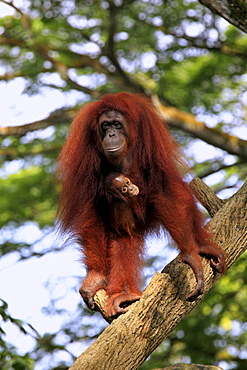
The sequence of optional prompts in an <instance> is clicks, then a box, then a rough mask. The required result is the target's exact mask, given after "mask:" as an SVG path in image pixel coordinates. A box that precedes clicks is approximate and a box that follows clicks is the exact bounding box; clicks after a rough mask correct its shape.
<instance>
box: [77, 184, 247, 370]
mask: <svg viewBox="0 0 247 370" xmlns="http://www.w3.org/2000/svg"><path fill="white" fill-rule="evenodd" d="M191 186H192V188H193V190H194V191H196V193H198V194H199V198H200V200H201V201H202V203H204V205H206V207H207V208H208V209H209V211H210V210H212V212H211V213H212V214H214V217H213V218H212V220H211V221H210V227H211V228H212V230H213V232H214V235H215V241H216V242H217V244H218V245H220V246H221V247H222V248H223V249H225V250H226V252H227V254H228V257H227V266H228V268H229V267H230V266H231V265H232V264H233V263H234V261H235V260H236V259H237V258H238V257H239V256H240V255H241V254H242V253H243V252H244V251H245V250H246V249H247V212H246V204H247V182H246V183H245V185H244V186H243V187H242V188H241V189H240V190H239V191H238V192H237V193H236V194H235V195H233V196H232V197H231V198H230V199H229V200H228V201H227V202H223V201H220V200H219V199H218V198H217V197H216V196H215V195H214V194H213V193H212V191H211V190H210V189H209V188H208V187H207V186H206V185H205V184H203V182H202V181H201V180H200V179H198V178H197V179H194V180H193V181H192V184H191ZM203 266H204V277H205V292H204V294H203V295H202V296H200V297H199V298H198V299H197V300H196V301H195V302H188V301H186V296H187V294H188V293H189V292H190V291H192V290H193V288H194V287H195V284H196V282H195V277H194V274H193V272H192V270H191V268H190V267H189V266H187V265H185V264H183V263H179V262H178V258H176V259H175V260H174V261H172V262H171V263H169V264H168V265H167V266H166V267H165V268H164V270H163V271H162V273H156V274H155V275H154V276H153V278H152V280H151V282H150V284H149V285H148V287H147V288H146V289H145V290H144V292H143V295H142V298H141V300H140V301H139V302H136V303H134V304H133V305H132V306H131V308H130V309H129V311H128V312H127V313H126V314H124V315H122V316H120V317H119V318H118V319H116V320H114V321H113V322H112V323H111V325H109V327H107V328H106V329H105V330H104V332H103V333H102V334H101V335H100V336H99V338H98V339H97V340H96V341H95V342H94V343H93V344H92V345H91V346H90V347H89V348H88V349H87V350H86V351H85V352H84V353H83V354H82V355H81V356H80V357H78V359H77V360H76V361H75V363H74V364H73V365H72V366H71V367H70V370H85V369H87V370H93V369H97V370H101V369H102V370H103V369H107V370H123V369H125V370H128V369H129V370H130V369H131V370H134V369H138V368H139V366H140V365H141V364H142V363H143V362H144V361H145V360H146V358H147V357H148V356H149V355H150V354H151V353H152V352H153V351H154V350H155V348H157V347H158V346H159V344H160V343H161V342H162V341H163V340H164V339H165V338H166V337H167V336H168V334H169V333H170V332H171V331H172V330H173V329H174V327H175V326H176V325H177V324H178V323H179V322H180V321H181V320H182V319H183V318H184V317H185V316H186V315H187V314H188V313H189V312H190V311H191V310H192V309H193V308H194V307H195V306H196V305H197V304H198V303H199V302H200V301H201V299H202V298H203V297H204V296H205V294H206V293H207V292H208V291H209V289H210V288H211V287H212V286H213V285H214V284H215V283H216V282H217V280H218V279H219V278H220V276H221V275H220V274H217V273H214V272H213V270H212V268H211V267H210V264H209V262H208V260H206V259H205V258H203ZM102 297H103V298H102ZM104 300H105V292H104V291H100V292H98V293H97V295H96V301H97V304H98V305H99V306H100V307H101V308H102V310H103V308H104Z"/></svg>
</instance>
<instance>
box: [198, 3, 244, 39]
mask: <svg viewBox="0 0 247 370" xmlns="http://www.w3.org/2000/svg"><path fill="white" fill-rule="evenodd" d="M199 1H200V3H202V4H203V5H205V6H206V7H207V8H209V9H210V10H211V11H212V12H213V13H215V14H218V15H220V16H221V17H223V18H225V19H226V20H227V21H228V22H230V23H232V24H233V25H234V26H236V27H238V28H239V29H240V30H242V31H244V32H247V3H246V1H243V0H234V1H229V0H199Z"/></svg>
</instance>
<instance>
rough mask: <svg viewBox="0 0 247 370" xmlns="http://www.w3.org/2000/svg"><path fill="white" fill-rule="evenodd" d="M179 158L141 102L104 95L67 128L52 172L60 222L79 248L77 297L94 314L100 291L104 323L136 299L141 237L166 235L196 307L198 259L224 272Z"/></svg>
mask: <svg viewBox="0 0 247 370" xmlns="http://www.w3.org/2000/svg"><path fill="white" fill-rule="evenodd" d="M179 159H180V158H179V155H178V153H177V149H176V146H175V145H174V143H173V140H172V138H171V135H170V134H169V132H168V131H167V129H166V128H165V126H164V123H163V122H162V120H161V119H160V117H159V115H158V114H157V112H156V110H155V108H154V106H153V105H152V103H151V102H150V101H149V100H148V99H147V98H145V97H143V96H141V95H138V94H137V95H132V94H128V93H119V94H116V95H113V94H108V95H105V96H103V97H102V98H101V99H100V100H99V101H97V102H93V103H89V104H87V105H86V106H85V107H84V108H83V109H82V110H81V111H80V112H79V114H78V115H77V117H76V118H75V120H74V122H73V123H72V127H71V132H70V135H69V137H68V140H67V142H66V143H65V145H64V148H63V149H62V152H61V155H60V161H59V168H58V173H59V177H60V179H61V181H62V185H63V186H62V192H61V198H60V204H59V213H58V218H59V222H60V228H61V230H62V231H63V232H64V233H68V234H69V235H70V236H72V237H74V238H76V239H77V241H78V242H79V243H80V244H81V246H82V250H83V254H84V263H85V265H86V268H87V276H86V278H85V279H84V281H83V282H82V286H81V288H80V294H81V295H82V298H83V299H84V301H85V302H86V304H87V306H88V307H89V308H91V309H95V305H94V301H93V297H94V295H95V293H96V292H97V291H98V290H99V289H102V288H103V289H105V290H106V293H107V294H108V296H109V299H108V301H107V303H106V316H107V317H116V316H118V315H119V314H122V313H124V312H126V310H127V308H126V306H127V305H128V304H129V303H131V302H134V301H136V300H138V299H139V298H140V296H141V292H140V288H139V286H140V270H141V267H142V260H143V244H144V238H145V236H146V235H147V234H148V233H153V232H158V231H159V230H160V229H161V228H165V229H166V230H167V231H168V232H169V233H170V235H171V236H172V238H173V239H174V241H175V242H176V244H177V246H178V248H179V250H180V260H181V261H182V262H185V263H187V264H188V265H190V266H191V268H192V270H193V272H194V274H195V277H196V281H197V284H196V287H195V289H194V291H193V292H191V293H190V294H189V296H188V297H187V299H188V300H190V301H193V300H195V299H196V298H197V297H198V296H199V295H200V294H202V292H203V289H204V277H203V267H202V263H201V259H200V256H199V255H205V256H206V257H208V258H209V259H210V263H211V265H212V267H213V268H214V269H215V270H217V271H218V272H220V273H222V272H224V271H225V268H226V265H225V254H224V252H223V251H222V250H221V249H220V248H219V247H218V246H216V245H215V244H214V243H213V241H212V240H211V235H210V234H209V232H208V231H207V230H206V228H203V224H204V219H203V217H202V215H201V213H200V212H199V210H198V209H197V206H196V203H195V200H194V197H193V195H192V193H191V190H190V188H189V186H188V184H187V183H186V182H184V181H183V179H182V175H181V174H180V172H179V170H178V162H179Z"/></svg>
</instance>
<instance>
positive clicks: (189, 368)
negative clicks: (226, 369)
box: [153, 364, 223, 370]
mask: <svg viewBox="0 0 247 370" xmlns="http://www.w3.org/2000/svg"><path fill="white" fill-rule="evenodd" d="M153 370H223V369H222V368H221V367H218V366H211V365H195V364H175V365H171V366H167V367H164V368H162V369H153Z"/></svg>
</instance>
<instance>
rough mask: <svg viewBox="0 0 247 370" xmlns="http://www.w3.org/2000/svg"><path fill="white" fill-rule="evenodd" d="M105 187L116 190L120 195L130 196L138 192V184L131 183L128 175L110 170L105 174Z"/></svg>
mask: <svg viewBox="0 0 247 370" xmlns="http://www.w3.org/2000/svg"><path fill="white" fill-rule="evenodd" d="M106 187H107V188H108V189H111V190H118V191H119V192H120V193H121V194H122V195H124V196H126V197H130V198H131V197H134V196H135V195H138V194H139V188H138V186H136V185H135V184H133V183H132V182H131V181H130V179H129V178H128V177H126V176H125V175H123V174H121V173H117V172H112V173H110V174H109V175H108V176H107V178H106Z"/></svg>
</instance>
